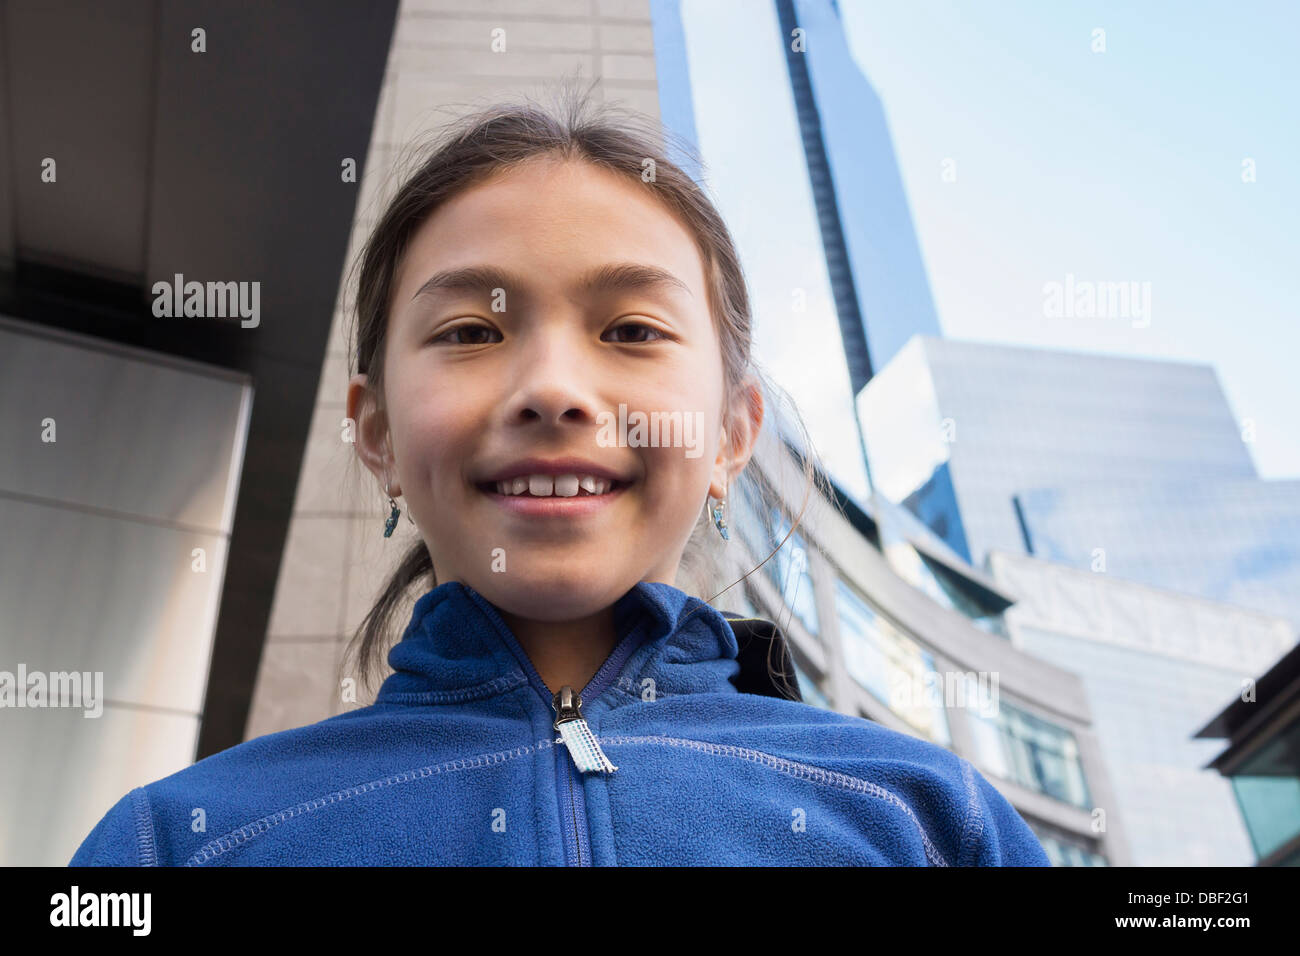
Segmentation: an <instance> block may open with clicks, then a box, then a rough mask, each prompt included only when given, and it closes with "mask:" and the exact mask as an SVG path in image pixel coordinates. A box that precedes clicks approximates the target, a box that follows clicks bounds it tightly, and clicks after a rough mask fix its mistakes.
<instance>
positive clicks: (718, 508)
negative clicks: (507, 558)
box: [713, 493, 731, 541]
mask: <svg viewBox="0 0 1300 956" xmlns="http://www.w3.org/2000/svg"><path fill="white" fill-rule="evenodd" d="M726 506H727V497H726V494H725V493H724V494H723V496H722V500H721V501H719V502H718V503H717V504H715V505H714V506H713V526H714V527H715V528H717V529H718V533H719V534H720V535H722V540H723V541H730V540H731V533H730V532H728V531H727V518H726V515H725V514H724V513H723V509H724V508H726Z"/></svg>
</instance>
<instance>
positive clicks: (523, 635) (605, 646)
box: [501, 608, 618, 694]
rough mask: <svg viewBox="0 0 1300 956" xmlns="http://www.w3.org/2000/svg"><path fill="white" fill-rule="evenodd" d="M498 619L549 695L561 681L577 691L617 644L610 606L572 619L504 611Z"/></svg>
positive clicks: (560, 685)
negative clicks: (534, 617)
mask: <svg viewBox="0 0 1300 956" xmlns="http://www.w3.org/2000/svg"><path fill="white" fill-rule="evenodd" d="M501 618H502V620H504V621H505V622H506V624H507V625H508V626H509V628H510V630H511V631H512V632H513V633H514V635H515V638H516V639H517V640H518V641H519V646H520V647H522V648H523V649H524V653H525V654H527V655H528V659H529V660H530V661H532V663H533V666H534V667H535V668H537V673H538V675H539V676H540V677H541V678H542V682H543V683H544V684H545V685H546V689H547V690H549V691H550V692H551V693H552V694H554V693H555V692H557V691H558V690H559V689H560V688H561V687H563V686H564V685H565V684H568V685H569V686H570V687H572V688H573V690H574V692H575V693H578V692H580V691H581V690H582V689H583V688H584V687H586V686H587V683H588V681H590V680H591V679H592V678H593V677H594V676H595V675H596V671H598V670H600V665H601V664H603V663H605V660H606V659H607V658H608V657H609V655H610V654H611V653H613V651H614V647H615V646H616V645H617V644H618V634H617V632H616V631H615V630H614V612H613V608H605V609H604V610H602V611H598V612H597V613H595V614H593V615H591V616H590V617H585V618H580V619H579V620H576V621H535V620H531V619H529V618H522V617H516V616H515V615H513V614H507V613H506V612H504V611H502V612H501Z"/></svg>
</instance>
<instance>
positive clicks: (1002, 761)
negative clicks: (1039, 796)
mask: <svg viewBox="0 0 1300 956" xmlns="http://www.w3.org/2000/svg"><path fill="white" fill-rule="evenodd" d="M968 683H969V684H971V685H972V686H971V687H970V688H969V690H968V693H967V695H966V696H967V699H968V700H979V699H980V698H979V694H980V691H979V689H978V688H977V687H975V686H973V685H974V682H973V681H969V680H968ZM972 695H974V696H972ZM995 703H996V706H995V707H994V708H985V707H983V706H979V707H971V708H968V709H967V711H966V712H967V713H968V714H969V715H970V731H971V737H972V739H973V740H974V742H975V752H976V755H977V756H976V760H977V762H978V763H979V764H980V767H981V769H983V770H985V771H987V772H988V773H991V774H993V775H995V776H998V777H1001V778H1002V779H1004V780H1010V781H1012V782H1014V783H1018V784H1020V785H1021V786H1022V787H1029V788H1030V789H1032V790H1037V791H1038V792H1039V793H1044V794H1046V795H1047V796H1049V797H1054V798H1056V799H1057V800H1061V801H1063V802H1065V803H1069V804H1072V805H1074V806H1076V807H1081V808H1083V809H1085V810H1086V809H1088V808H1089V807H1090V806H1091V805H1092V800H1091V798H1090V797H1089V796H1088V787H1087V785H1086V783H1085V781H1084V779H1083V766H1082V764H1081V763H1080V762H1079V745H1078V743H1077V742H1076V741H1075V739H1074V734H1072V733H1070V732H1069V731H1068V730H1066V729H1065V728H1063V727H1058V726H1056V725H1055V724H1051V723H1049V722H1047V721H1045V720H1043V719H1042V718H1040V717H1036V716H1034V715H1033V714H1031V713H1029V712H1028V711H1024V710H1021V709H1020V708H1019V707H1015V706H1013V705H1011V704H1008V703H1007V702H1006V701H1004V700H999V701H996V702H995ZM986 709H993V710H995V711H996V713H995V714H994V715H993V716H985V714H984V711H985V710H986Z"/></svg>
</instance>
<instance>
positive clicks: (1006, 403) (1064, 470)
mask: <svg viewBox="0 0 1300 956" xmlns="http://www.w3.org/2000/svg"><path fill="white" fill-rule="evenodd" d="M858 414H859V417H860V419H861V422H862V429H863V434H864V436H865V441H866V445H867V456H868V460H869V462H870V465H871V474H872V479H873V481H874V482H875V483H876V487H877V488H878V489H879V490H880V491H881V493H882V494H884V495H885V496H886V497H888V498H889V499H890V500H891V501H895V502H907V503H908V504H909V505H910V506H911V507H912V509H913V510H914V512H915V513H917V514H918V515H921V516H923V517H924V518H925V520H926V521H927V523H928V524H929V526H930V527H931V528H932V529H933V530H934V531H935V532H936V533H937V534H940V535H941V536H942V537H944V539H945V540H946V541H947V542H948V544H949V545H950V546H951V547H952V548H953V550H955V551H957V552H958V553H960V554H962V555H963V557H966V558H968V559H970V560H972V561H973V562H974V563H975V564H982V563H983V561H984V557H985V555H986V554H987V553H988V552H989V551H990V550H992V549H994V548H1000V549H1002V550H1006V551H1011V552H1016V553H1023V552H1024V551H1025V538H1024V532H1023V530H1022V527H1021V519H1020V517H1019V516H1018V515H1017V514H1016V509H1015V504H1014V502H1013V499H1014V498H1015V496H1016V495H1017V494H1018V493H1020V492H1022V491H1025V490H1027V489H1036V488H1057V487H1061V486H1065V485H1070V484H1075V483H1086V482H1120V483H1122V482H1135V483H1136V482H1144V483H1151V482H1167V481H1180V480H1192V479H1201V480H1219V479H1254V478H1255V468H1254V465H1253V464H1252V463H1251V460H1250V455H1249V453H1248V452H1247V450H1246V446H1245V445H1244V444H1243V443H1242V440H1241V434H1240V431H1239V429H1238V426H1237V423H1236V421H1235V420H1234V418H1233V415H1232V411H1231V409H1230V408H1229V407H1228V403H1227V400H1226V399H1225V398H1224V395H1223V391H1222V389H1221V388H1220V387H1219V381H1218V377H1217V376H1216V375H1215V373H1214V370H1213V369H1212V368H1210V367H1209V366H1202V365H1186V364H1179V363H1173V362H1156V361H1147V360H1142V359H1130V358H1113V357H1109V356H1099V355H1088V354H1082V353H1073V352H1053V351H1047V350H1041V349H1022V348H1012V347H1008V346H1000V345H999V346H995V345H983V344H978V343H971V342H953V341H947V340H941V339H934V338H918V339H914V340H912V341H911V342H909V343H908V344H907V346H906V347H905V348H904V349H903V350H902V352H901V353H900V354H899V357H898V359H897V360H896V361H895V363H894V364H892V365H891V366H890V367H889V368H886V369H884V370H882V371H881V372H879V373H878V374H877V376H876V377H875V378H874V379H873V380H872V381H871V382H870V383H869V384H868V385H867V387H866V388H865V389H863V390H862V392H861V393H860V394H859V396H858Z"/></svg>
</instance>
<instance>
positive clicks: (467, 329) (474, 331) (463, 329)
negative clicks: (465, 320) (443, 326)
mask: <svg viewBox="0 0 1300 956" xmlns="http://www.w3.org/2000/svg"><path fill="white" fill-rule="evenodd" d="M495 333H496V329H492V328H489V327H488V326H486V325H458V326H456V327H455V328H454V329H448V330H447V331H446V332H443V333H442V334H441V335H438V336H435V337H434V338H433V339H432V340H431V341H433V342H447V343H448V344H449V345H486V344H487V343H488V342H489V341H491V340H490V339H484V338H477V336H480V335H493V334H495ZM457 335H459V336H461V339H460V340H459V341H453V340H452V339H450V338H448V336H457Z"/></svg>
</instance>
